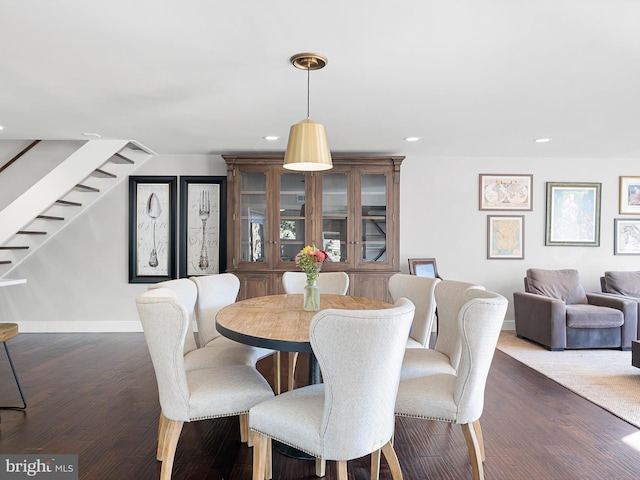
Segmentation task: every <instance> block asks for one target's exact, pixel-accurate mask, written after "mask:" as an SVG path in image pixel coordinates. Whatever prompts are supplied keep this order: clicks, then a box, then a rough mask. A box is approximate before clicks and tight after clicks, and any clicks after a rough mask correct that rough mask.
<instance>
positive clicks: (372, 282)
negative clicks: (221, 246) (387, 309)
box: [222, 155, 404, 301]
mask: <svg viewBox="0 0 640 480" xmlns="http://www.w3.org/2000/svg"><path fill="white" fill-rule="evenodd" d="M222 157H223V158H224V160H225V161H226V163H227V192H228V199H227V205H228V214H227V218H228V224H227V271H228V272H232V273H234V274H235V275H237V276H238V277H239V278H240V282H241V289H240V295H239V299H246V298H251V297H257V296H262V295H272V294H278V293H283V292H282V279H281V277H282V274H283V273H284V272H285V271H298V268H297V267H296V265H295V262H294V257H295V255H296V254H297V253H298V252H299V251H300V250H301V249H302V248H303V247H304V246H305V245H315V246H317V247H318V248H322V249H323V250H325V251H326V252H327V253H328V255H329V259H328V260H327V261H326V262H325V263H324V265H323V267H322V271H324V272H330V271H345V272H347V273H348V274H349V277H350V287H349V294H350V295H356V296H362V297H369V298H377V299H380V300H387V301H390V300H391V298H390V296H389V292H388V288H387V282H388V279H389V277H390V276H391V275H393V274H394V273H397V272H399V271H400V267H399V234H400V224H399V220H400V218H399V196H400V165H401V164H402V160H404V157H399V156H334V157H333V168H332V169H331V170H327V171H323V172H296V171H292V170H287V169H285V168H283V167H282V162H283V158H284V157H283V156H281V155H223V156H222Z"/></svg>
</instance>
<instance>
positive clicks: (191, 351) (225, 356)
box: [148, 278, 257, 370]
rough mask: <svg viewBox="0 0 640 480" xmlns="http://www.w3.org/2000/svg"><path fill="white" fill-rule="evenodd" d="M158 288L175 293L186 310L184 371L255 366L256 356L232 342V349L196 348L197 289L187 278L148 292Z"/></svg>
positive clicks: (161, 283) (158, 286)
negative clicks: (187, 316) (222, 364)
mask: <svg viewBox="0 0 640 480" xmlns="http://www.w3.org/2000/svg"><path fill="white" fill-rule="evenodd" d="M158 288H168V289H170V290H171V291H172V292H173V293H175V295H176V297H177V299H178V300H179V301H180V303H181V304H182V306H184V307H185V309H186V310H187V314H188V315H189V324H188V327H187V335H186V337H185V340H184V365H185V369H186V370H196V369H198V368H207V367H209V366H211V365H220V364H221V363H228V364H230V365H235V364H238V365H251V366H255V364H256V361H257V354H256V352H255V351H253V350H251V349H250V348H244V347H243V346H242V345H241V344H237V343H236V342H233V343H234V344H235V345H237V346H235V345H233V344H231V343H230V344H229V345H230V346H233V348H225V349H215V350H213V349H204V348H198V345H197V343H196V339H195V336H194V332H193V322H194V320H195V306H196V300H197V297H198V289H197V288H196V285H195V283H194V282H192V281H191V280H189V279H188V278H179V279H176V280H167V281H164V282H159V283H155V284H153V285H150V286H149V288H148V289H149V290H155V289H158Z"/></svg>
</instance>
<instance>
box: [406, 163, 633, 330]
mask: <svg viewBox="0 0 640 480" xmlns="http://www.w3.org/2000/svg"><path fill="white" fill-rule="evenodd" d="M639 169H640V167H639V166H638V160H637V159H602V158H595V159H569V160H567V159H553V158H547V159H527V158H428V159H414V158H407V159H406V160H405V161H404V163H403V165H402V179H401V190H400V191H401V194H400V196H401V199H400V224H401V238H400V255H401V262H402V268H403V270H406V269H407V268H408V267H407V266H406V263H407V258H412V257H435V258H436V260H437V265H438V273H439V274H440V276H442V277H443V278H447V279H454V280H466V281H469V282H474V283H479V284H482V285H484V286H485V287H486V288H487V289H489V290H493V291H496V292H498V293H500V294H502V295H504V296H505V297H506V298H507V299H508V300H509V303H510V308H509V310H508V311H507V315H506V318H507V322H506V323H505V327H511V328H513V307H512V305H511V304H512V302H513V292H514V291H523V290H524V287H523V277H524V275H525V271H526V269H527V268H530V267H531V268H576V269H578V270H579V271H580V277H581V279H582V283H583V285H584V287H585V289H586V290H587V291H600V283H599V282H600V280H599V278H600V276H601V275H602V274H603V273H604V271H605V270H640V256H638V257H636V256H620V255H613V219H614V218H615V217H621V216H620V215H619V214H618V184H619V177H620V176H634V175H638V174H639ZM480 173H490V174H514V173H523V174H524V173H526V174H533V210H532V211H530V212H528V211H527V212H505V211H486V210H485V211H480V210H479V201H478V195H479V193H478V183H479V178H478V175H479V174H480ZM546 182H600V183H602V206H601V222H600V230H601V232H600V246H599V247H568V246H553V247H547V246H545V245H544V240H545V217H546V204H545V203H546V199H545V197H546ZM503 214H518V215H520V214H523V215H524V217H525V250H524V254H525V258H524V260H487V215H503Z"/></svg>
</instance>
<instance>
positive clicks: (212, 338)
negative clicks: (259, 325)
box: [190, 273, 280, 393]
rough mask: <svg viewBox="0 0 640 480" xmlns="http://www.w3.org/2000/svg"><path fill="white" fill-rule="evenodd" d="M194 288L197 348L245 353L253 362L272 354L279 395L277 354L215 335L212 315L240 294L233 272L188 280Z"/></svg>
mask: <svg viewBox="0 0 640 480" xmlns="http://www.w3.org/2000/svg"><path fill="white" fill-rule="evenodd" d="M190 280H191V281H192V282H193V283H194V284H195V286H196V289H197V300H196V307H195V314H196V315H195V317H196V323H197V324H198V335H199V339H200V345H201V346H205V347H207V348H210V347H214V348H224V349H226V350H229V349H231V350H233V351H235V352H237V354H238V355H241V354H242V352H244V354H245V355H246V354H248V355H251V356H253V358H254V364H255V362H256V361H258V360H260V359H262V358H265V357H268V356H269V355H274V353H275V354H276V355H274V366H273V371H274V391H275V392H276V393H280V358H279V356H278V355H277V353H278V352H275V351H274V350H270V349H268V348H260V347H254V346H251V345H245V344H242V343H239V342H236V341H233V340H231V339H229V338H227V337H225V336H223V335H221V334H220V332H218V330H217V328H216V315H217V314H218V312H219V311H220V310H221V309H222V308H224V307H226V306H227V305H231V304H232V303H235V301H236V298H237V297H238V292H239V291H240V280H239V279H238V277H236V276H235V275H234V274H233V273H220V274H217V275H204V276H200V277H191V279H190Z"/></svg>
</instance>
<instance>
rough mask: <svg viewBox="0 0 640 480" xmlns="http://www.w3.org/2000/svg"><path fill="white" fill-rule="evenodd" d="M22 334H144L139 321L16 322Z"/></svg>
mask: <svg viewBox="0 0 640 480" xmlns="http://www.w3.org/2000/svg"><path fill="white" fill-rule="evenodd" d="M15 323H17V324H18V330H19V331H20V333H121V332H142V324H141V323H140V322H139V321H110V322H46V321H45V322H19V321H18V322H15Z"/></svg>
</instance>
